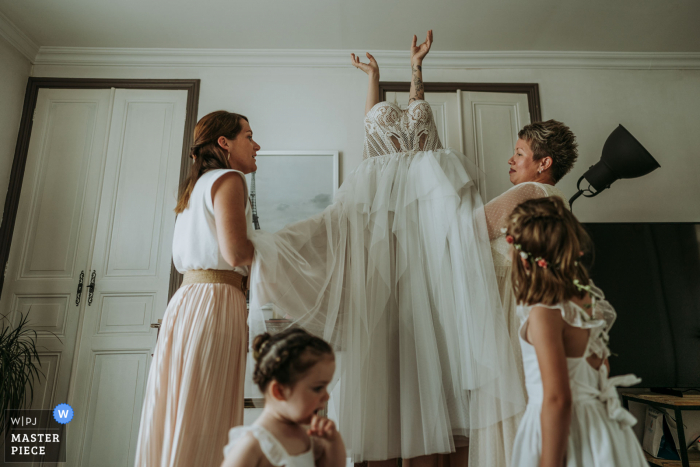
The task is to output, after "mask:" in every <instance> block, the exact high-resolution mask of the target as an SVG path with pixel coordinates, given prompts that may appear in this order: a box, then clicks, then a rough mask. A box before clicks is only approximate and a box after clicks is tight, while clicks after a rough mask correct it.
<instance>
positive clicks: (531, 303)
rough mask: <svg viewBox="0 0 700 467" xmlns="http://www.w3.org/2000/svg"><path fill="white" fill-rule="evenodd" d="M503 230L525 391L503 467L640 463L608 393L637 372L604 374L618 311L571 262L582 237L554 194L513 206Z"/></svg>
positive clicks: (628, 418) (626, 419) (630, 421)
mask: <svg viewBox="0 0 700 467" xmlns="http://www.w3.org/2000/svg"><path fill="white" fill-rule="evenodd" d="M505 233H506V241H507V242H508V243H509V244H511V245H512V247H513V252H512V255H513V288H514V291H515V296H516V300H517V302H518V308H517V313H518V315H519V317H520V320H521V323H522V325H521V328H520V346H521V349H522V355H523V364H524V367H525V381H526V385H527V393H528V396H529V402H528V406H527V410H526V411H525V415H524V416H523V419H522V421H521V423H520V426H519V428H518V433H517V435H516V438H515V445H514V447H513V458H512V463H511V465H512V466H515V467H537V466H541V467H544V466H556V467H561V466H562V465H566V466H567V467H574V466H602V465H610V466H618V467H619V466H640V467H641V466H646V465H647V463H646V461H645V459H644V454H643V453H642V449H641V447H640V446H639V442H638V441H637V439H636V437H635V435H634V433H633V431H632V428H631V427H632V426H633V425H634V424H635V423H636V420H635V418H634V417H633V416H632V415H631V414H630V413H629V412H627V411H626V410H625V409H624V408H622V407H621V405H620V401H619V399H618V395H617V391H616V386H629V385H632V384H636V383H638V382H639V381H640V380H639V379H638V378H637V377H635V376H634V375H624V376H616V377H614V378H609V377H608V373H609V371H610V367H609V364H608V360H607V358H608V356H609V355H610V350H609V349H608V331H609V330H610V327H611V326H612V324H613V322H614V321H615V316H616V315H615V310H613V308H612V306H610V304H609V303H608V302H606V301H605V300H604V297H603V293H602V291H601V290H600V289H598V288H596V287H594V286H593V284H592V283H591V281H590V279H589V278H588V274H587V272H586V269H585V268H584V267H583V265H581V263H580V261H579V259H580V256H582V255H583V252H584V251H587V249H588V247H589V245H590V239H589V238H588V235H587V234H586V232H585V231H584V229H583V227H582V226H581V224H579V223H578V221H577V220H576V218H575V217H574V216H573V214H571V212H569V210H568V209H567V208H566V206H565V204H564V202H563V201H562V200H561V199H560V198H557V197H551V198H539V199H533V200H529V201H526V202H524V203H522V204H520V205H519V206H517V207H516V208H515V210H514V211H513V213H512V214H511V216H510V218H509V221H508V226H507V227H506V228H505Z"/></svg>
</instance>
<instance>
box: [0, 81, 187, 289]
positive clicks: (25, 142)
mask: <svg viewBox="0 0 700 467" xmlns="http://www.w3.org/2000/svg"><path fill="white" fill-rule="evenodd" d="M199 85H200V80H198V79H93V78H35V77H30V78H29V80H28V81H27V88H26V91H25V94H24V107H23V108H22V119H21V120H20V126H19V134H18V135H17V145H16V146H15V155H14V159H13V161H12V170H11V171H10V183H9V185H8V187H7V196H6V197H5V208H4V210H3V213H2V224H0V268H2V269H1V271H2V277H1V278H0V294H2V289H3V285H4V284H5V272H6V268H7V262H8V260H9V258H10V246H11V244H12V236H13V234H14V229H15V220H16V219H17V209H18V207H19V197H20V194H21V192H22V182H23V180H24V170H25V167H26V165H27V154H28V152H29V138H30V137H31V134H32V125H33V120H34V110H35V109H36V101H37V98H38V96H39V89H42V88H47V89H111V88H120V89H154V90H184V91H187V109H186V112H187V113H186V115H185V131H184V135H183V139H182V156H181V161H180V181H179V185H180V186H182V184H183V182H184V180H185V179H186V178H187V173H188V169H189V166H190V160H189V155H190V147H191V146H192V139H193V137H194V136H193V135H194V127H195V125H196V124H197V111H198V108H199ZM170 269H171V270H170V287H169V291H168V300H170V297H171V296H172V295H173V293H175V291H176V290H177V288H178V287H179V286H180V283H181V282H182V275H180V274H179V273H178V272H177V270H176V269H175V266H174V265H173V264H172V261H171V266H170Z"/></svg>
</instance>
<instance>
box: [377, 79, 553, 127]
mask: <svg viewBox="0 0 700 467" xmlns="http://www.w3.org/2000/svg"><path fill="white" fill-rule="evenodd" d="M424 86H425V92H457V90H460V91H473V92H504V93H509V94H527V105H528V107H529V108H528V110H529V111H530V120H531V121H532V122H533V123H534V122H541V121H542V111H541V108H540V85H539V84H537V83H424ZM410 91H411V83H410V82H408V81H406V82H403V81H380V82H379V96H380V98H381V100H383V101H385V100H386V93H387V92H410Z"/></svg>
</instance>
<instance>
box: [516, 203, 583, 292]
mask: <svg viewBox="0 0 700 467" xmlns="http://www.w3.org/2000/svg"><path fill="white" fill-rule="evenodd" d="M506 233H507V235H508V236H509V237H510V241H511V242H512V243H513V244H514V245H517V247H518V248H520V251H518V250H516V249H515V248H514V249H513V256H512V261H513V273H512V282H513V288H514V291H515V298H516V300H517V302H518V303H523V304H525V305H534V304H537V303H542V304H544V305H556V304H557V303H560V302H563V301H566V300H570V299H572V298H574V297H583V295H584V294H585V292H583V291H582V290H581V289H580V288H579V287H577V286H576V285H575V283H574V281H578V284H580V285H584V286H585V285H588V284H589V282H590V279H589V277H588V271H587V270H586V268H585V267H584V265H583V264H582V258H581V256H582V255H583V254H585V253H589V252H591V250H592V242H591V239H590V237H589V236H588V234H587V233H586V231H585V230H584V228H583V226H582V225H581V224H580V223H579V222H578V220H576V217H574V215H573V214H572V213H571V211H569V210H568V209H567V208H566V205H565V204H564V201H562V200H561V198H559V197H557V196H552V197H550V198H536V199H531V200H528V201H525V202H523V203H521V204H519V205H518V206H516V207H515V209H513V212H512V213H511V215H510V218H509V219H508V224H507V230H506ZM525 252H526V253H525ZM523 253H525V254H526V255H528V256H529V257H530V258H542V259H543V260H544V261H545V264H546V265H547V266H545V267H540V266H537V264H536V263H532V262H527V261H526V264H527V265H524V264H523V261H521V259H520V255H521V254H523Z"/></svg>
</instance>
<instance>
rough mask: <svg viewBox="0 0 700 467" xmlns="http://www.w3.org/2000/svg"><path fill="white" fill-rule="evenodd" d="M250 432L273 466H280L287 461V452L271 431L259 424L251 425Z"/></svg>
mask: <svg viewBox="0 0 700 467" xmlns="http://www.w3.org/2000/svg"><path fill="white" fill-rule="evenodd" d="M250 428H251V433H253V436H255V438H256V439H257V440H258V443H259V444H260V449H261V450H262V452H263V454H265V457H267V460H268V461H269V462H270V464H272V465H274V466H275V467H281V466H283V465H286V464H288V463H289V454H288V453H287V450H286V449H284V446H282V443H280V442H279V440H278V439H277V438H275V437H274V435H273V434H272V433H270V432H269V431H267V430H266V429H265V428H263V427H262V426H260V425H252V426H251V427H250Z"/></svg>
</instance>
